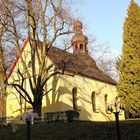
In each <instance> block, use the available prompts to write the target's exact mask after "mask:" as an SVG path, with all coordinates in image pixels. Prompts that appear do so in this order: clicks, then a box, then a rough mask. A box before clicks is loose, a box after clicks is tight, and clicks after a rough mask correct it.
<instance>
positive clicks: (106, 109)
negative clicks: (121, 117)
mask: <svg viewBox="0 0 140 140" xmlns="http://www.w3.org/2000/svg"><path fill="white" fill-rule="evenodd" d="M104 102H105V111H106V113H107V114H110V113H111V112H110V111H108V104H107V102H108V95H107V94H105V95H104Z"/></svg>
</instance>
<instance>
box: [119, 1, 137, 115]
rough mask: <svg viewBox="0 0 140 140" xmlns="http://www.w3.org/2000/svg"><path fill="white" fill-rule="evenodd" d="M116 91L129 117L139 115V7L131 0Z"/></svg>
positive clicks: (125, 24)
mask: <svg viewBox="0 0 140 140" xmlns="http://www.w3.org/2000/svg"><path fill="white" fill-rule="evenodd" d="M123 29H124V32H123V48H122V58H121V61H120V65H119V70H120V81H119V84H118V93H119V94H120V96H121V97H122V99H123V100H124V103H125V109H126V111H128V112H129V115H130V117H140V7H139V5H138V4H137V3H136V2H135V1H134V0H132V1H131V2H130V5H129V8H128V13H127V18H126V19H125V22H124V27H123Z"/></svg>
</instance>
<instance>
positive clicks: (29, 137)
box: [26, 114, 31, 140]
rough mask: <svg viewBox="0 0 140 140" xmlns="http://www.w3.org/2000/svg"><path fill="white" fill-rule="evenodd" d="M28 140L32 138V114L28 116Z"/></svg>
mask: <svg viewBox="0 0 140 140" xmlns="http://www.w3.org/2000/svg"><path fill="white" fill-rule="evenodd" d="M26 128H27V140H31V116H30V115H29V114H27V116H26Z"/></svg>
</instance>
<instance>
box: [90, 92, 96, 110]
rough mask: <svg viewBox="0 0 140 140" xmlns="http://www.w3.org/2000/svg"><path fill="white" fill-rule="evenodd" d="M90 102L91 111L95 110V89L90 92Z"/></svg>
mask: <svg viewBox="0 0 140 140" xmlns="http://www.w3.org/2000/svg"><path fill="white" fill-rule="evenodd" d="M91 102H92V109H93V112H96V93H95V91H93V92H92V94H91Z"/></svg>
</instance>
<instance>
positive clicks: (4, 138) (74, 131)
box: [0, 120, 140, 140]
mask: <svg viewBox="0 0 140 140" xmlns="http://www.w3.org/2000/svg"><path fill="white" fill-rule="evenodd" d="M120 131H121V137H122V140H140V120H133V121H131V120H129V121H123V122H120ZM0 140H26V126H25V125H18V130H17V132H15V133H12V131H11V127H10V126H9V127H0ZM31 140H117V135H116V126H115V122H98V123H97V122H79V121H77V122H51V123H40V124H35V125H32V126H31Z"/></svg>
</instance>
